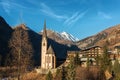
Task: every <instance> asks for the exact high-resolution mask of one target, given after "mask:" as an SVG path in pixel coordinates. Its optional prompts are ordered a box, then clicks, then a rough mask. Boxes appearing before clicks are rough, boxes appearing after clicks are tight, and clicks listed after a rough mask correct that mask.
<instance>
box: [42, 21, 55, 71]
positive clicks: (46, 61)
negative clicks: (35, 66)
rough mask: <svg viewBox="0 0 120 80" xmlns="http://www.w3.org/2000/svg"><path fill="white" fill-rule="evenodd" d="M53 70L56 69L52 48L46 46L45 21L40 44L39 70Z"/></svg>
mask: <svg viewBox="0 0 120 80" xmlns="http://www.w3.org/2000/svg"><path fill="white" fill-rule="evenodd" d="M54 68H56V56H55V52H54V50H53V48H52V45H48V40H47V30H46V21H45V22H44V29H43V33H42V43H41V69H54Z"/></svg>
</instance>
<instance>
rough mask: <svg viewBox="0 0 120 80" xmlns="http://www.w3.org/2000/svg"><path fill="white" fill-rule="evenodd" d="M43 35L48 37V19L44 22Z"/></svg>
mask: <svg viewBox="0 0 120 80" xmlns="http://www.w3.org/2000/svg"><path fill="white" fill-rule="evenodd" d="M43 37H47V32H46V20H45V22H44V29H43Z"/></svg>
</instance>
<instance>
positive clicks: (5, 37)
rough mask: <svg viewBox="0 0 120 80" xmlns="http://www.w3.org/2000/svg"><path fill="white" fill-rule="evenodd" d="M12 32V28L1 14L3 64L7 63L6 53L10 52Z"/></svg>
mask: <svg viewBox="0 0 120 80" xmlns="http://www.w3.org/2000/svg"><path fill="white" fill-rule="evenodd" d="M12 32H13V30H12V28H11V27H10V26H9V25H8V24H7V22H6V21H5V20H4V19H3V18H2V17H1V16H0V62H1V65H2V66H3V64H4V63H5V56H6V54H7V53H9V47H8V43H9V39H10V38H11V34H12Z"/></svg>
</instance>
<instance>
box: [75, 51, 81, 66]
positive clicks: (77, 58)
mask: <svg viewBox="0 0 120 80" xmlns="http://www.w3.org/2000/svg"><path fill="white" fill-rule="evenodd" d="M74 64H75V66H78V65H80V58H79V53H78V52H76V55H75V57H74Z"/></svg>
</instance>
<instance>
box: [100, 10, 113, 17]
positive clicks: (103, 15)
mask: <svg viewBox="0 0 120 80" xmlns="http://www.w3.org/2000/svg"><path fill="white" fill-rule="evenodd" d="M98 16H100V17H102V18H104V19H112V17H111V16H110V15H109V14H106V13H105V12H102V11H99V12H98Z"/></svg>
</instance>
